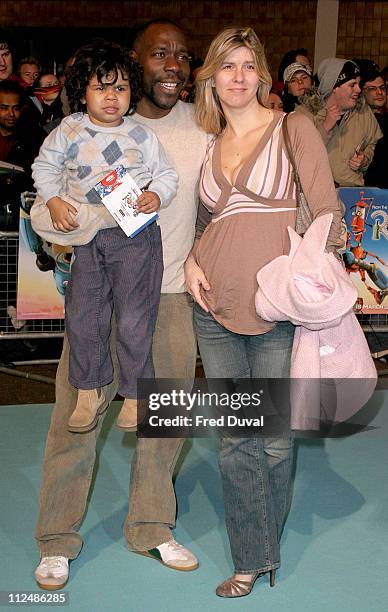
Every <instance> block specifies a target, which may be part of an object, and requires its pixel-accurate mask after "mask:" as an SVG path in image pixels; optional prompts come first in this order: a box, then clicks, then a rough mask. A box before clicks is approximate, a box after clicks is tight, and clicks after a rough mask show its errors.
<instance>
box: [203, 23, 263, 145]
mask: <svg viewBox="0 0 388 612" xmlns="http://www.w3.org/2000/svg"><path fill="white" fill-rule="evenodd" d="M239 47H247V49H249V50H250V51H251V52H252V55H253V61H254V64H255V67H256V70H257V74H258V75H259V79H260V82H259V86H258V89H257V99H258V101H259V104H261V105H262V106H267V104H268V95H269V90H270V89H271V86H272V79H271V75H270V73H269V70H268V64H267V59H266V57H265V54H264V47H263V45H262V44H261V42H260V40H259V38H258V36H257V34H256V32H255V31H254V30H252V28H227V29H226V30H223V31H222V32H220V33H219V34H218V35H217V36H216V37H215V39H214V40H213V41H212V43H211V44H210V47H209V51H208V52H207V55H206V58H205V61H204V64H203V66H202V68H201V69H200V71H199V72H198V74H197V77H196V80H195V85H196V93H195V107H196V119H197V122H198V124H199V125H200V126H201V127H202V129H204V130H205V131H206V132H208V133H210V134H219V133H220V132H221V131H222V130H223V129H224V127H225V125H226V121H225V116H224V113H223V110H222V106H221V102H220V100H219V98H218V95H217V92H216V90H215V87H214V81H213V77H214V74H215V72H216V70H217V69H218V68H219V67H220V65H221V64H222V62H223V61H224V59H225V57H226V56H227V55H228V54H229V53H230V52H231V51H234V50H235V49H238V48H239Z"/></svg>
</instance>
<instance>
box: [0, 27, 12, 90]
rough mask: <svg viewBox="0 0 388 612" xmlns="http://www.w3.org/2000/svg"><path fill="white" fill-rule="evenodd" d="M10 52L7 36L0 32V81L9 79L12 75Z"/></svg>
mask: <svg viewBox="0 0 388 612" xmlns="http://www.w3.org/2000/svg"><path fill="white" fill-rule="evenodd" d="M12 69H13V66H12V53H11V49H10V44H9V40H8V38H7V36H6V35H5V34H3V33H2V32H0V81H5V80H6V79H9V78H10V76H11V75H12Z"/></svg>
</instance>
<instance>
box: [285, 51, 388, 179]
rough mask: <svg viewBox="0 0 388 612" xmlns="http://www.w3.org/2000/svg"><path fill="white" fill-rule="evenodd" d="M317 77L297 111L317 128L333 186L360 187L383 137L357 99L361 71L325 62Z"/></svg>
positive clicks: (336, 60)
mask: <svg viewBox="0 0 388 612" xmlns="http://www.w3.org/2000/svg"><path fill="white" fill-rule="evenodd" d="M317 75H318V79H319V86H318V90H317V91H316V90H315V89H312V90H310V91H307V92H306V94H305V96H304V97H303V98H301V100H300V102H301V104H299V105H298V106H297V107H296V110H297V112H304V113H306V114H307V115H308V116H309V117H310V118H311V119H312V121H313V122H314V124H315V126H316V127H317V128H318V131H319V132H320V134H321V136H322V139H323V141H324V143H325V145H326V149H327V153H328V156H329V162H330V167H331V170H332V173H333V178H334V181H335V183H336V184H337V185H338V186H343V187H352V186H363V185H364V174H365V172H366V169H367V168H368V166H369V164H370V162H371V160H372V157H373V152H374V149H375V146H376V143H377V141H378V140H379V138H381V136H382V133H381V130H380V128H379V126H378V123H377V121H376V119H375V118H374V116H373V113H372V111H371V109H370V108H369V106H368V105H366V104H365V102H364V101H363V100H362V99H360V93H361V88H360V70H359V68H358V66H357V64H355V63H354V62H352V61H347V60H344V59H339V58H328V59H325V60H323V61H322V62H321V63H320V65H319V67H318V71H317Z"/></svg>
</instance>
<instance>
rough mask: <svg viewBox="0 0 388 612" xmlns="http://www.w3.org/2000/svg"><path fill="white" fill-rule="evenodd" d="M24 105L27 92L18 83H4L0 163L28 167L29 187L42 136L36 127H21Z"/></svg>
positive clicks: (0, 99) (0, 87)
mask: <svg viewBox="0 0 388 612" xmlns="http://www.w3.org/2000/svg"><path fill="white" fill-rule="evenodd" d="M23 102H24V92H23V90H22V88H21V86H20V85H19V84H18V83H17V82H16V81H11V80H9V79H7V80H4V81H0V160H2V161H5V162H8V163H11V164H15V165H17V166H22V168H24V170H25V176H26V182H27V183H28V185H26V188H27V187H32V183H31V164H32V162H33V161H34V158H35V156H36V155H37V154H38V151H39V147H40V144H41V142H42V134H41V132H40V131H38V130H34V129H33V126H30V127H29V129H27V126H26V125H24V124H23V125H22V124H21V122H20V119H21V115H22V107H23ZM27 177H28V179H27Z"/></svg>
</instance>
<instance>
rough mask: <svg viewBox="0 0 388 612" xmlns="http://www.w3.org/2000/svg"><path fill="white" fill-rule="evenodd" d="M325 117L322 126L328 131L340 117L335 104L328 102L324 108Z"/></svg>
mask: <svg viewBox="0 0 388 612" xmlns="http://www.w3.org/2000/svg"><path fill="white" fill-rule="evenodd" d="M326 111H327V112H326V117H325V120H324V122H323V127H324V128H325V130H326V132H330V130H332V129H333V127H334V126H335V124H336V123H337V121H338V120H339V119H341V113H340V109H339V107H338V106H337V104H329V105H328V106H327V109H326Z"/></svg>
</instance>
